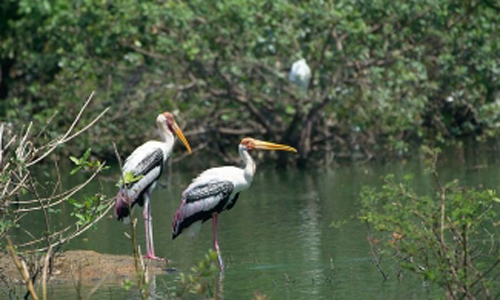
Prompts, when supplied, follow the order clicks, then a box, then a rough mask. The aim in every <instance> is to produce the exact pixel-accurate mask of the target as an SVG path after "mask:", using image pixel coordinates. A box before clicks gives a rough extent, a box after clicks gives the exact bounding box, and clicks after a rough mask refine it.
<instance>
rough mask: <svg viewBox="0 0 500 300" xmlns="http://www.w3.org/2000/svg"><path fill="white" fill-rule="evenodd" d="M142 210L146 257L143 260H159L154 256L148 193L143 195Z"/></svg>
mask: <svg viewBox="0 0 500 300" xmlns="http://www.w3.org/2000/svg"><path fill="white" fill-rule="evenodd" d="M144 197H145V199H144V210H143V212H142V216H143V217H144V229H145V230H146V255H144V258H149V259H155V260H161V258H159V257H157V256H156V255H155V247H154V244H153V217H151V201H150V199H151V198H150V197H149V193H144Z"/></svg>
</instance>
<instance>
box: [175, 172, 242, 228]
mask: <svg viewBox="0 0 500 300" xmlns="http://www.w3.org/2000/svg"><path fill="white" fill-rule="evenodd" d="M233 189H234V185H233V183H232V182H230V181H210V182H207V183H206V184H201V185H198V186H194V187H192V188H190V189H188V190H186V191H184V193H183V195H182V204H181V206H180V207H179V209H178V210H177V212H176V213H175V216H174V221H173V223H172V231H173V232H172V238H175V237H177V236H178V235H179V234H181V232H182V230H183V229H185V228H187V227H189V226H191V224H193V223H195V222H197V221H202V222H205V221H207V220H209V219H210V218H212V215H213V214H214V213H221V212H222V211H223V210H224V209H226V205H227V204H228V203H229V201H230V200H231V199H230V196H231V193H232V192H233ZM230 205H231V204H230ZM233 205H234V204H233ZM231 207H232V205H231Z"/></svg>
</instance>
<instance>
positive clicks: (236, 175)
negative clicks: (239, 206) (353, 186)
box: [172, 138, 297, 271]
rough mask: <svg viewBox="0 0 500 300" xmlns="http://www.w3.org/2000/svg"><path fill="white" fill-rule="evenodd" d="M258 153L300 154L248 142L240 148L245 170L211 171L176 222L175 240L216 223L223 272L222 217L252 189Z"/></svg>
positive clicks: (187, 196) (185, 200) (194, 186)
mask: <svg viewBox="0 0 500 300" xmlns="http://www.w3.org/2000/svg"><path fill="white" fill-rule="evenodd" d="M254 149H259V150H284V151H292V152H295V153H296V152H297V150H296V149H295V148H293V147H290V146H286V145H279V144H275V143H271V142H264V141H259V140H256V139H253V138H244V139H243V140H241V143H240V144H239V147H238V151H239V154H240V157H241V158H242V160H243V162H244V167H243V168H237V167H232V166H226V167H217V168H211V169H208V170H206V171H204V172H203V173H201V174H200V175H198V177H197V178H196V179H194V180H193V182H192V183H191V184H190V185H189V186H188V187H187V189H186V190H184V192H183V193H182V203H181V205H180V207H179V209H177V212H176V213H175V215H174V220H173V222H172V239H175V238H176V237H177V236H178V235H180V234H181V233H182V231H183V230H184V229H186V228H188V227H189V226H191V225H193V224H197V225H195V226H193V227H196V229H199V227H200V226H201V223H203V222H205V221H208V220H209V219H212V234H213V240H212V242H213V247H214V249H215V251H216V252H217V256H218V260H219V268H220V270H221V271H224V268H225V266H224V262H223V261H222V257H221V255H220V250H219V242H218V239H217V221H218V216H219V214H220V213H221V212H223V211H224V210H230V209H231V208H233V206H234V205H235V204H236V200H238V196H239V194H240V192H241V191H243V190H246V189H247V188H249V187H250V184H251V183H252V179H253V175H254V173H255V167H256V166H255V163H254V161H253V159H252V157H251V156H250V152H251V151H252V150H254Z"/></svg>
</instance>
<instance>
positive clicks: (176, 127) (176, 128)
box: [162, 111, 191, 153]
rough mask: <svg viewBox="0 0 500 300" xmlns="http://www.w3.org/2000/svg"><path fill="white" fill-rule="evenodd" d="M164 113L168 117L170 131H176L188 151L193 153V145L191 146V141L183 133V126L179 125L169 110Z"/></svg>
mask: <svg viewBox="0 0 500 300" xmlns="http://www.w3.org/2000/svg"><path fill="white" fill-rule="evenodd" d="M162 115H163V116H164V117H165V119H166V122H167V126H168V129H170V131H172V132H174V133H175V134H176V135H177V137H178V138H179V139H180V140H181V141H182V143H183V144H184V146H186V149H187V151H188V153H191V146H189V143H188V141H187V139H186V137H185V136H184V134H183V133H182V130H181V128H180V127H179V125H177V122H175V119H174V115H173V114H171V113H170V112H168V111H166V112H163V114H162Z"/></svg>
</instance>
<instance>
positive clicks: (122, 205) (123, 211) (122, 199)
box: [114, 189, 130, 221]
mask: <svg viewBox="0 0 500 300" xmlns="http://www.w3.org/2000/svg"><path fill="white" fill-rule="evenodd" d="M114 215H115V218H117V219H118V221H124V219H125V218H127V217H128V216H129V215H130V209H129V204H128V201H127V194H126V193H125V191H124V190H123V189H120V190H119V191H118V194H116V197H115V213H114Z"/></svg>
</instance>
